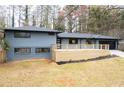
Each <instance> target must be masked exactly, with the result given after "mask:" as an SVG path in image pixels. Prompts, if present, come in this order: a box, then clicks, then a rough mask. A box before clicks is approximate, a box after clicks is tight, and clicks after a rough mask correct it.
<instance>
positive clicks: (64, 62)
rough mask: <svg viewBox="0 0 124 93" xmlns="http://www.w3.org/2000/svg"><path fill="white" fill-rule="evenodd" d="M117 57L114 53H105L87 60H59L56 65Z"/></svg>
mask: <svg viewBox="0 0 124 93" xmlns="http://www.w3.org/2000/svg"><path fill="white" fill-rule="evenodd" d="M114 57H117V56H116V55H107V56H102V57H97V58H92V59H87V60H84V59H83V60H70V61H60V62H56V63H57V64H58V65H62V64H69V63H81V62H88V61H97V60H102V59H109V58H114Z"/></svg>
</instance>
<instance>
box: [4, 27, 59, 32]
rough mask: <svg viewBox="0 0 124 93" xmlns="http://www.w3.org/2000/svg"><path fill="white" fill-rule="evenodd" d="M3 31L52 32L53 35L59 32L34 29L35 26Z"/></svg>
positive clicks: (39, 28) (10, 28)
mask: <svg viewBox="0 0 124 93" xmlns="http://www.w3.org/2000/svg"><path fill="white" fill-rule="evenodd" d="M4 30H5V31H30V32H54V33H59V32H61V31H58V30H52V29H48V28H43V27H35V26H23V27H9V28H5V29H4Z"/></svg>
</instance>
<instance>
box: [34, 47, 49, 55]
mask: <svg viewBox="0 0 124 93" xmlns="http://www.w3.org/2000/svg"><path fill="white" fill-rule="evenodd" d="M38 48H39V49H40V48H41V49H43V48H44V49H49V52H41V53H50V47H36V48H35V54H41V53H37V52H36V49H38Z"/></svg>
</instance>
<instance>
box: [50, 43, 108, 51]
mask: <svg viewBox="0 0 124 93" xmlns="http://www.w3.org/2000/svg"><path fill="white" fill-rule="evenodd" d="M52 48H53V49H106V50H109V44H54V45H53V46H52Z"/></svg>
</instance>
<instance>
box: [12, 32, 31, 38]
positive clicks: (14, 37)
mask: <svg viewBox="0 0 124 93" xmlns="http://www.w3.org/2000/svg"><path fill="white" fill-rule="evenodd" d="M16 33H21V31H20V32H19V31H18V32H14V38H31V32H23V31H22V33H29V34H30V35H29V36H16V35H15V34H16Z"/></svg>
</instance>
